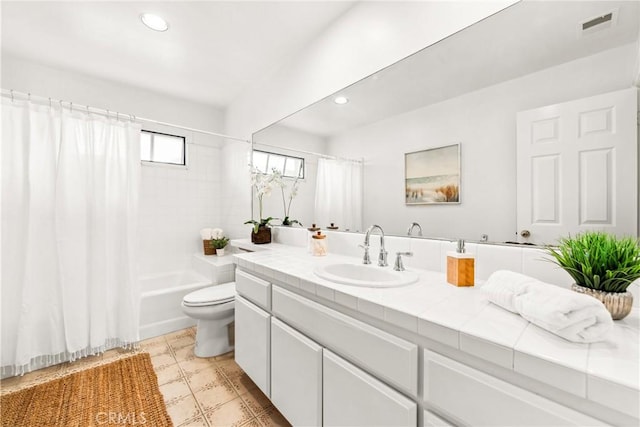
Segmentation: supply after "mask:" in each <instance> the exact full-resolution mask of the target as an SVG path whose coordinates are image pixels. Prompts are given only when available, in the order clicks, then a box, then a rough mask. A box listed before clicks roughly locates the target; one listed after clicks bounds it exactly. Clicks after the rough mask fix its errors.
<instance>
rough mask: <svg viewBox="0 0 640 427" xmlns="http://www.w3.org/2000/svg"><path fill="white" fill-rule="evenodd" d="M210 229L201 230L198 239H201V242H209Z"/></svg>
mask: <svg viewBox="0 0 640 427" xmlns="http://www.w3.org/2000/svg"><path fill="white" fill-rule="evenodd" d="M211 231H212V230H211V229H210V228H203V229H202V230H200V237H202V240H211V239H212V237H211Z"/></svg>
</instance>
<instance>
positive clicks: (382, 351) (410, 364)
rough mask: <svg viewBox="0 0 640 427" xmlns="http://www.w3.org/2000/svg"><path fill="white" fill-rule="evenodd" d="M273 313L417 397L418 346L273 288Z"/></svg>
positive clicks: (290, 293)
mask: <svg viewBox="0 0 640 427" xmlns="http://www.w3.org/2000/svg"><path fill="white" fill-rule="evenodd" d="M272 298H273V310H272V313H273V314H274V315H275V316H276V317H278V318H280V319H282V320H284V321H286V322H287V323H288V324H290V325H292V326H293V327H295V328H296V329H298V330H299V331H301V332H302V333H304V334H305V335H307V336H308V337H310V338H312V339H313V340H315V341H316V342H318V343H319V344H320V345H322V346H323V347H327V348H328V349H330V350H332V351H334V352H336V353H338V354H340V355H341V356H343V357H345V358H347V359H349V360H350V361H351V362H353V363H355V364H356V365H358V366H359V367H361V368H364V369H365V370H367V371H369V372H370V373H372V374H374V375H375V376H377V377H379V378H381V379H382V380H384V381H386V382H388V383H389V384H392V385H393V386H395V387H396V388H398V389H399V390H402V391H404V392H406V393H408V394H410V395H412V396H417V394H418V347H417V346H416V345H415V344H413V343H410V342H408V341H405V340H403V339H401V338H398V337H395V336H393V335H391V334H388V333H386V332H384V331H382V330H380V329H378V328H374V327H373V326H370V325H367V324H365V323H363V322H360V321H358V320H355V319H353V318H351V317H349V316H346V315H344V314H342V313H339V312H337V311H335V310H332V309H330V308H327V307H324V306H323V305H320V304H318V303H315V302H313V301H310V300H308V299H306V298H304V297H301V296H299V295H296V294H294V293H292V292H289V291H287V290H286V289H282V288H280V287H278V286H274V287H273V295H272Z"/></svg>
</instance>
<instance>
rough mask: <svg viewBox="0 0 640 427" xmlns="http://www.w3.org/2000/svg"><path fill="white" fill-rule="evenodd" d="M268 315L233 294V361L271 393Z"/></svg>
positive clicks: (268, 394) (261, 387)
mask: <svg viewBox="0 0 640 427" xmlns="http://www.w3.org/2000/svg"><path fill="white" fill-rule="evenodd" d="M270 318H271V315H270V314H269V313H267V312H266V311H263V310H261V309H260V308H258V307H256V306H255V305H254V304H252V303H250V302H249V301H247V300H245V299H244V298H242V297H241V296H236V331H235V333H236V343H235V345H236V350H235V359H236V363H238V365H240V367H241V368H242V369H243V370H244V371H245V372H246V373H247V375H249V377H250V378H251V379H252V380H253V382H254V383H256V385H257V386H258V387H259V388H260V390H262V392H263V393H264V394H266V395H267V396H270V389H269V388H270V384H269V373H270V360H269V356H270V354H271V349H270V346H271V333H270V332H271V331H270V330H271V322H270Z"/></svg>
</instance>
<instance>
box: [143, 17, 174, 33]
mask: <svg viewBox="0 0 640 427" xmlns="http://www.w3.org/2000/svg"><path fill="white" fill-rule="evenodd" d="M140 19H141V20H142V23H143V24H144V25H146V26H147V27H149V28H151V29H152V30H154V31H167V30H168V29H169V24H167V21H165V20H164V19H162V18H161V17H159V16H158V15H154V14H153V13H143V14H142V15H140Z"/></svg>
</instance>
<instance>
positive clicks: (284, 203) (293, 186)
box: [278, 176, 302, 225]
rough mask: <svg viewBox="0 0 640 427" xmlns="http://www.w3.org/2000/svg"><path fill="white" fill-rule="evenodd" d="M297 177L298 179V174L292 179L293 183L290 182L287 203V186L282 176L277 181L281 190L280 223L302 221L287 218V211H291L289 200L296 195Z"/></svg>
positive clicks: (297, 222) (288, 223)
mask: <svg viewBox="0 0 640 427" xmlns="http://www.w3.org/2000/svg"><path fill="white" fill-rule="evenodd" d="M299 179H300V177H299V176H298V177H296V179H295V180H294V181H293V184H291V191H290V192H289V202H288V203H287V200H286V197H285V189H286V188H287V185H286V184H285V183H284V180H282V176H280V179H279V181H278V182H279V185H280V190H281V191H282V207H283V209H284V218H283V219H282V225H293V224H299V225H302V223H301V222H300V221H298V220H297V219H289V212H291V202H292V201H293V199H294V198H295V197H296V196H297V195H298V180H299Z"/></svg>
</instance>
